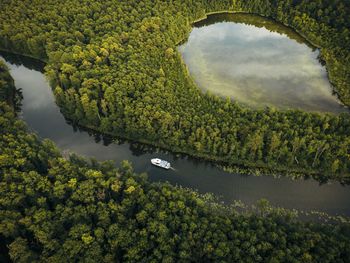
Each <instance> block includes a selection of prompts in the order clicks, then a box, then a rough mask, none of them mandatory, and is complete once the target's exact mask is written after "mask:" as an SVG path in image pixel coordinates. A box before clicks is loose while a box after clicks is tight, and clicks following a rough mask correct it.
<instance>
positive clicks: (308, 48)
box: [179, 14, 347, 113]
mask: <svg viewBox="0 0 350 263" xmlns="http://www.w3.org/2000/svg"><path fill="white" fill-rule="evenodd" d="M194 26H195V27H194V28H193V30H192V32H191V34H190V36H189V39H188V41H187V42H186V43H184V44H183V45H182V46H180V47H179V50H180V52H181V53H182V56H183V59H184V61H185V62H186V64H187V66H188V68H189V71H190V73H191V75H192V76H193V78H194V80H195V82H196V83H197V84H198V86H199V87H200V88H202V89H203V90H209V91H211V92H213V93H216V94H219V95H222V96H225V97H226V96H228V97H231V98H233V99H234V100H236V101H237V102H240V103H243V104H245V105H249V106H251V107H254V108H261V107H265V106H270V107H276V108H280V109H288V108H297V109H302V110H307V111H320V112H333V113H339V112H343V111H347V109H346V108H345V107H344V106H342V104H341V103H340V102H339V100H338V99H337V97H336V96H334V95H333V94H332V87H331V85H330V83H329V81H328V78H327V71H326V68H325V67H324V66H323V65H321V63H320V61H319V59H318V56H319V50H318V49H315V48H314V47H313V46H312V45H311V44H310V43H308V42H307V41H306V40H305V39H303V38H302V37H301V36H300V35H298V34H297V33H296V32H294V31H293V30H292V29H289V28H287V27H285V26H283V25H281V24H278V23H275V22H273V21H271V20H268V19H265V18H262V17H260V16H254V15H246V14H216V15H211V16H208V19H206V20H203V21H200V22H197V23H195V25H194Z"/></svg>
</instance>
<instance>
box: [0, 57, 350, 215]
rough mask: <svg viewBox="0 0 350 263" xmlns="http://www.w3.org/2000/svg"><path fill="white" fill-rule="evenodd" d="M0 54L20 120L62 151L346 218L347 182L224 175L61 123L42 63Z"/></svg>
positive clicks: (224, 193) (226, 196)
mask: <svg viewBox="0 0 350 263" xmlns="http://www.w3.org/2000/svg"><path fill="white" fill-rule="evenodd" d="M0 55H1V57H2V58H4V60H5V61H6V63H7V65H8V67H9V68H10V73H11V75H12V77H13V78H14V80H15V84H16V87H17V88H20V89H22V92H23V97H24V99H23V105H22V117H23V119H24V120H25V121H26V122H27V124H28V125H29V127H30V128H31V130H33V131H35V132H37V134H38V135H39V136H40V137H41V138H49V139H51V140H52V141H54V142H55V143H56V144H57V146H58V147H59V148H60V149H62V150H63V151H64V150H66V151H71V152H75V153H77V154H80V155H84V156H86V157H94V158H96V159H98V160H113V161H115V162H116V164H118V163H120V162H121V161H122V160H125V159H126V160H130V161H131V162H132V163H133V166H134V167H135V170H136V171H137V172H147V173H148V174H149V178H150V180H151V181H169V182H170V183H172V184H177V185H181V186H183V187H190V188H194V189H197V190H198V191H199V192H200V193H206V192H210V193H214V194H215V195H217V196H220V198H221V200H223V201H225V202H227V203H229V202H232V201H233V200H241V201H243V202H244V203H246V204H248V205H249V204H253V203H255V202H256V201H257V200H259V199H261V198H267V199H268V200H269V201H270V202H271V203H272V204H273V205H276V206H281V207H285V208H296V209H300V210H304V211H310V210H319V211H323V212H327V213H329V214H331V215H338V214H339V215H348V216H350V202H349V200H350V187H349V186H346V187H344V186H342V185H340V184H339V183H332V184H325V185H319V183H318V182H316V181H314V180H306V181H305V180H297V181H293V180H291V179H288V178H280V179H275V178H273V177H270V176H261V177H257V176H243V175H239V174H228V173H225V172H223V171H221V170H220V169H217V168H216V167H215V166H213V165H212V164H211V163H208V162H205V161H201V160H196V159H193V158H189V157H187V156H180V155H175V154H172V153H169V152H162V151H157V150H156V149H154V148H152V147H149V146H145V145H142V144H137V143H132V142H125V141H122V140H119V144H116V143H109V142H110V140H108V139H103V138H102V136H100V135H98V134H92V133H90V134H89V132H87V131H82V130H79V129H76V128H74V127H72V126H71V125H70V124H68V123H67V122H66V120H65V119H64V117H63V116H62V114H61V113H60V110H59V108H58V107H57V105H56V104H55V101H54V97H53V93H52V90H51V88H50V87H49V85H48V83H47V81H46V79H45V76H44V74H43V73H42V70H43V66H44V65H43V64H42V63H40V62H38V61H35V60H31V59H28V58H24V57H20V56H14V55H11V54H8V53H4V52H1V53H0ZM153 157H160V158H163V159H166V160H168V161H170V162H171V164H172V166H173V167H174V170H169V171H167V170H163V169H161V168H157V167H154V166H152V165H151V164H150V159H151V158H153Z"/></svg>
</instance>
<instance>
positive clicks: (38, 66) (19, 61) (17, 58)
mask: <svg viewBox="0 0 350 263" xmlns="http://www.w3.org/2000/svg"><path fill="white" fill-rule="evenodd" d="M0 56H2V57H3V58H4V59H5V60H6V61H8V62H9V63H11V64H14V65H16V66H21V65H23V66H25V67H26V68H29V69H31V70H35V71H39V72H41V73H44V67H45V63H44V62H42V61H40V60H37V59H34V58H30V57H25V56H21V55H16V54H13V53H9V52H6V51H2V50H0Z"/></svg>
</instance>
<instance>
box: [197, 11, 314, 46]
mask: <svg viewBox="0 0 350 263" xmlns="http://www.w3.org/2000/svg"><path fill="white" fill-rule="evenodd" d="M221 22H233V23H240V24H245V25H251V26H255V27H258V28H262V27H264V28H266V29H267V30H269V31H271V32H276V33H279V34H285V35H287V36H288V37H289V38H290V39H293V40H295V41H297V42H298V43H299V44H305V45H307V46H308V47H310V48H311V49H313V50H315V49H316V48H315V47H314V46H312V45H311V44H310V43H309V42H308V41H307V40H306V39H305V38H303V37H302V36H301V35H299V34H298V33H297V32H295V31H294V30H293V29H291V28H289V27H287V26H284V25H283V24H281V23H278V22H276V21H274V20H272V19H268V18H265V17H261V16H258V15H250V14H231V13H221V14H212V15H208V17H207V18H206V19H204V20H201V21H199V22H196V23H194V26H195V27H204V26H209V25H212V24H215V23H221Z"/></svg>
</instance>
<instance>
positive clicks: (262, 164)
mask: <svg viewBox="0 0 350 263" xmlns="http://www.w3.org/2000/svg"><path fill="white" fill-rule="evenodd" d="M125 40H126V39H125ZM123 41H124V40H123ZM123 41H122V42H123ZM122 42H121V44H120V45H121V46H122V45H123V43H122ZM89 47H90V46H89ZM126 47H127V48H129V47H131V45H128V46H125V47H124V48H126ZM28 49H29V48H28ZM66 51H67V50H66ZM67 52H68V51H67ZM79 52H80V51H79ZM79 52H78V53H79ZM91 52H92V54H93V52H95V51H93V50H91ZM128 52H131V51H128ZM58 53H59V54H60V55H62V56H63V51H60V52H58ZM131 53H134V52H131ZM55 54H57V53H55ZM86 54H88V52H86ZM155 54H157V55H156V56H155V57H157V63H161V64H162V62H164V64H162V67H164V68H165V71H164V70H163V68H161V70H160V69H159V66H157V68H156V71H155V72H154V73H155V74H154V75H155V76H162V75H164V72H165V73H166V74H167V75H168V76H169V75H172V74H173V77H171V78H170V77H167V78H164V79H165V81H164V83H172V85H174V86H166V85H167V84H165V85H164V84H161V85H160V88H162V89H163V90H162V91H161V92H160V95H157V98H161V96H162V95H163V94H164V95H167V93H168V94H169V93H171V94H170V95H171V96H168V98H170V99H174V101H176V105H173V106H174V107H173V108H175V107H177V108H182V109H184V110H183V112H182V111H181V112H173V111H172V110H171V109H169V108H167V106H162V107H163V108H160V106H159V105H162V101H164V98H162V100H161V101H154V102H153V104H150V105H153V106H156V107H159V109H156V110H158V112H159V113H160V118H159V120H151V119H149V116H146V115H145V114H142V112H144V105H143V103H144V102H145V101H143V100H142V98H141V96H138V97H137V96H135V93H138V90H136V92H135V91H133V90H129V89H130V88H131V87H132V88H135V87H136V86H135V87H134V86H132V85H131V86H130V85H129V86H128V85H127V82H122V83H123V85H126V86H125V87H124V86H123V87H119V86H118V87H117V86H116V83H115V82H113V83H109V87H111V86H114V88H112V89H110V90H112V92H114V91H115V92H117V91H118V89H119V91H121V94H122V95H121V96H119V99H120V100H124V99H125V101H124V102H122V103H121V105H123V104H124V105H123V106H122V107H120V109H121V112H120V113H119V114H120V115H117V117H116V118H111V113H113V112H116V111H118V110H119V109H115V107H116V105H117V104H116V103H115V102H111V103H109V104H108V105H107V104H106V107H105V108H104V109H102V106H101V105H102V99H101V98H99V97H98V98H96V97H94V96H95V95H93V93H90V92H87V89H85V88H84V89H80V90H78V89H79V87H80V85H81V84H82V83H83V82H84V80H85V79H86V78H83V77H82V79H79V75H80V74H82V73H84V72H85V70H86V69H84V68H85V67H91V66H92V64H91V62H88V61H87V63H85V64H84V65H81V64H79V63H80V62H79V63H77V64H76V65H75V64H74V63H75V61H73V60H72V61H70V58H71V57H73V56H70V55H69V54H64V56H65V60H67V61H65V63H66V62H67V63H66V64H65V65H64V66H65V67H64V69H63V68H61V66H62V63H60V62H59V60H57V61H56V62H55V63H56V64H55V65H50V64H49V66H52V68H51V73H55V74H56V76H54V78H56V82H57V83H56V84H62V80H63V81H64V82H65V85H64V87H61V88H62V92H63V93H62V95H63V97H62V98H64V100H63V103H61V108H62V111H63V112H66V114H65V115H66V117H67V118H68V119H73V122H75V123H80V124H82V120H83V119H91V121H85V122H83V124H82V125H83V126H86V127H89V128H93V129H94V130H96V131H103V132H104V133H106V134H113V135H119V136H120V135H121V133H120V132H117V131H115V130H117V129H115V124H119V123H120V125H121V126H123V125H124V126H125V125H126V124H129V123H130V125H129V127H127V128H129V130H128V131H130V132H128V134H127V137H128V138H129V139H130V138H131V139H134V140H137V141H141V142H143V143H148V144H152V145H156V146H158V147H165V148H167V149H171V150H172V151H175V152H183V153H187V154H190V155H192V156H197V157H201V158H205V159H208V160H211V161H215V162H218V161H222V162H225V164H229V165H233V163H234V164H238V165H243V164H244V165H245V166H249V167H258V168H257V169H259V170H261V169H266V167H268V169H273V168H275V166H278V168H276V169H274V170H277V171H281V170H282V171H284V173H287V172H288V171H291V172H292V173H303V174H308V175H314V174H318V173H320V174H327V175H325V177H331V178H333V179H334V178H336V180H340V181H341V180H342V179H338V178H339V177H340V178H342V177H344V178H346V176H345V175H344V174H342V173H343V172H342V170H344V171H345V170H346V167H345V166H346V165H345V163H346V160H345V161H343V159H344V156H343V155H340V154H339V156H333V155H332V156H331V155H329V154H328V155H327V156H331V157H332V158H329V160H326V161H325V160H323V159H322V160H320V161H319V162H318V163H317V164H316V165H314V164H315V159H317V158H315V156H316V157H318V154H317V151H318V150H317V149H318V148H317V147H321V150H322V148H323V147H326V146H325V145H323V144H324V140H326V142H327V147H328V145H330V146H331V147H333V148H334V149H336V148H337V147H336V146H337V145H338V144H339V143H340V141H344V139H343V137H344V136H345V135H344V134H343V133H342V132H340V133H339V135H337V136H334V138H335V139H336V140H339V142H338V141H337V142H334V140H333V139H332V140H330V139H327V138H329V137H327V136H329V135H331V133H330V132H329V131H324V130H320V131H318V130H317V126H319V125H321V126H322V127H323V126H324V127H327V126H328V125H327V122H328V116H326V117H325V116H320V115H316V114H305V113H300V112H297V111H290V112H278V113H277V114H275V113H273V112H267V113H266V112H263V111H252V110H249V109H246V108H243V107H238V106H236V105H224V102H223V101H220V100H218V99H215V98H211V97H210V96H207V95H202V94H200V93H199V92H198V90H197V87H196V86H195V84H194V83H193V80H192V81H191V80H190V79H189V77H190V76H189V74H188V72H187V73H186V72H185V71H186V70H185V68H184V65H183V62H181V61H179V60H180V59H179V54H178V53H176V54H175V55H171V56H172V57H171V60H173V61H174V60H175V63H173V64H172V67H173V68H167V69H166V67H167V66H168V65H169V62H171V61H163V60H162V61H161V62H159V57H158V54H159V52H155ZM77 55H78V54H77ZM79 55H82V56H84V55H85V53H84V52H80V53H79ZM88 56H90V55H88ZM146 57H147V56H146ZM89 59H90V58H87V60H89ZM105 60H107V58H106V59H105ZM92 61H93V60H92ZM165 62H166V63H165ZM177 62H178V63H177ZM89 63H90V64H89ZM118 63H119V62H118ZM157 63H156V64H157ZM67 65H69V67H66V66H67ZM89 65H90V66H89ZM62 67H63V66H62ZM97 68H98V67H97ZM73 69H74V70H73ZM139 70H140V69H139ZM145 70H146V69H145ZM176 70H177V71H176ZM63 71H64V72H63ZM69 72H71V73H69ZM179 72H180V73H179ZM85 73H87V76H89V77H90V79H91V80H93V81H90V82H85V83H84V84H87V83H90V84H92V89H93V90H94V89H95V88H96V91H98V90H97V89H100V88H101V87H100V85H99V84H100V83H98V82H99V79H93V78H92V77H93V76H94V75H93V74H92V73H93V72H90V71H89V70H86V72H85ZM174 73H175V74H174ZM91 74H92V75H91ZM100 74H103V71H101V73H100ZM147 74H148V73H145V75H146V76H147ZM176 74H178V75H176ZM73 75H74V78H71V77H72V76H73ZM139 75H140V76H142V74H136V75H135V76H134V77H135V78H138V76H139ZM174 75H176V76H175V77H174ZM91 76H92V77H91ZM126 77H130V74H127V75H126ZM178 77H180V78H182V77H183V79H184V81H183V83H178V82H176V81H177V79H179V78H178ZM72 79H73V80H74V81H75V83H77V84H76V85H77V87H78V88H77V89H72V88H71V86H70V85H69V83H70V82H71V81H72ZM160 79H161V78H160ZM52 81H55V79H52ZM113 81H114V80H113ZM130 81H131V80H130ZM160 81H162V80H160ZM160 81H159V82H160ZM131 83H132V82H131ZM137 83H139V82H137ZM140 83H143V82H142V81H141V82H140ZM154 84H155V83H147V85H146V86H147V87H152V85H154ZM178 84H180V85H178ZM87 85H89V84H87ZM94 85H95V86H94ZM181 85H182V86H181ZM107 86H108V84H107ZM107 86H104V87H107ZM143 86H144V85H141V86H140V87H139V86H137V88H140V89H142V87H143ZM178 86H180V87H181V88H182V89H183V90H182V91H185V92H182V91H181V92H179V93H178V94H180V93H181V94H185V93H186V91H188V90H190V89H191V91H189V92H188V93H189V95H192V94H195V95H197V98H196V101H187V99H186V98H175V95H174V94H175V93H173V91H174V90H175V89H177V87H178ZM54 88H56V85H54ZM89 88H90V87H89ZM68 90H69V92H68ZM158 90H159V91H160V89H158ZM83 91H84V92H87V93H86V94H85V95H86V96H85V97H84V103H85V102H86V104H85V105H82V100H81V99H79V98H81V96H82V94H81V92H83ZM148 91H150V93H151V94H149V96H154V91H157V89H149V90H148ZM192 91H194V92H192ZM73 92H74V94H75V95H77V96H75V95H74V96H75V97H74V96H71V94H70V93H72V94H73ZM99 92H101V91H99ZM144 92H145V91H143V92H142V94H145V93H144ZM88 94H90V95H88ZM186 94H187V93H186ZM187 95H188V94H187ZM89 96H91V98H90V97H89ZM145 96H146V95H145ZM73 97H74V100H70V99H73ZM102 97H103V94H102ZM187 97H190V96H187ZM109 98H111V96H106V97H105V98H104V103H105V102H106V101H107V100H108V99H109ZM138 98H141V99H140V101H138V102H139V103H137V104H136V103H134V102H135V100H137V99H138ZM100 99H101V100H100ZM180 99H181V101H180ZM90 103H91V104H90ZM180 103H182V104H180ZM193 104H198V105H199V104H200V105H199V106H197V105H196V107H192V105H193ZM91 105H96V107H95V108H93V107H91ZM135 105H143V106H142V107H141V106H140V109H136V108H130V107H135ZM213 105H215V109H214V106H213ZM82 106H84V107H82ZM97 106H99V107H100V108H98V107H97ZM124 106H126V108H128V109H131V110H130V112H129V113H128V115H130V116H131V117H130V119H134V120H135V122H134V123H132V122H130V121H129V120H128V119H123V118H124V117H123V116H124V114H125V108H123V107H124ZM190 107H192V108H193V109H192V108H191V114H187V115H188V116H186V118H188V120H185V121H187V122H188V123H189V124H186V123H185V126H190V127H189V128H188V129H187V131H186V133H185V132H184V129H181V128H178V129H177V130H176V131H174V127H180V124H182V121H183V120H182V119H180V120H176V123H175V124H174V125H172V126H168V127H167V125H164V126H162V120H163V119H165V118H163V117H164V116H163V115H166V113H167V114H168V115H167V116H170V117H169V118H170V119H171V120H172V119H175V117H176V114H178V116H184V114H186V113H187V112H186V111H185V109H187V108H190ZM64 108H67V109H74V108H75V111H74V110H71V113H69V114H68V113H67V112H68V110H65V109H64ZM154 108H155V107H153V109H154ZM198 108H199V109H200V110H202V112H199V111H196V110H197V109H198ZM153 109H152V110H153ZM137 110H139V112H138V113H137V114H136V113H135V112H137ZM102 111H105V113H103V114H102ZM188 112H190V111H188ZM196 112H198V114H199V115H200V116H197V119H198V121H197V122H196V123H195V122H193V117H194V114H196ZM218 112H222V113H223V114H226V115H228V116H230V122H231V123H232V124H231V127H230V128H229V130H234V132H235V133H240V134H239V135H237V134H235V133H232V134H229V135H230V137H231V138H234V139H230V140H229V139H227V138H228V136H227V134H226V133H227V132H223V133H219V135H216V133H214V132H211V133H209V135H208V133H205V134H206V136H207V138H204V139H205V140H203V141H205V142H204V143H202V142H200V140H201V138H200V137H201V136H200V135H197V134H200V132H202V131H206V130H210V129H211V127H209V128H208V127H206V126H207V123H208V121H207V120H205V119H204V116H209V117H208V119H210V118H211V120H210V121H213V122H214V124H213V125H212V126H213V127H215V126H219V125H220V126H219V132H221V131H223V127H221V126H223V125H221V122H222V119H221V117H220V116H219V114H218ZM180 113H181V114H180ZM182 113H184V114H182ZM75 114H76V116H79V117H76V118H74V117H73V116H75ZM88 115H90V116H88ZM94 115H96V116H101V115H102V117H104V121H105V122H104V127H103V128H102V127H100V125H99V123H98V120H97V121H96V122H95V121H94V119H98V118H99V117H98V118H95V117H96V116H94ZM144 115H145V116H144ZM233 115H234V116H235V117H234V118H233V117H232V116H233ZM165 117H166V116H165ZM264 118H270V119H271V118H276V120H277V121H276V123H272V122H271V121H270V122H271V123H270V127H269V128H270V129H268V130H263V131H260V130H259V127H262V126H263V125H264V124H265V123H266V122H265V121H264V122H262V121H261V120H262V119H264ZM307 118H310V119H311V121H312V124H310V125H309V126H310V127H309V129H306V126H305V122H306V123H310V122H309V121H306V119H307ZM330 118H331V117H330ZM235 119H240V120H241V122H240V123H237V122H236V120H235ZM333 119H334V120H333ZM333 119H332V118H331V121H332V122H335V123H336V122H337V121H343V122H344V123H346V121H345V120H343V118H340V120H336V119H335V118H333ZM141 120H146V121H145V122H146V124H148V123H147V121H148V122H149V123H150V125H153V124H154V123H155V124H156V125H158V126H160V128H162V127H165V128H164V129H163V130H162V131H161V132H160V130H159V127H158V126H157V127H156V126H154V127H153V126H152V127H151V128H152V129H155V130H154V134H149V136H148V134H147V136H146V135H145V136H141V137H140V136H138V135H137V134H140V133H143V134H145V131H144V130H141V131H142V132H138V130H137V129H138V128H139V127H138V123H140V121H141ZM248 120H249V121H248ZM295 121H297V122H295ZM114 122H115V123H114ZM90 123H97V124H94V125H89V124H90ZM320 123H321V124H320ZM131 125H132V126H131ZM256 125H258V126H259V127H256ZM339 125H340V126H341V125H342V124H341V123H340V124H339ZM243 126H245V127H244V129H242V127H243ZM144 127H145V126H142V127H140V129H142V128H144ZM283 127H290V129H289V130H298V134H307V135H305V136H306V138H307V140H308V141H307V142H308V143H309V142H311V141H312V142H315V144H316V145H317V144H319V145H318V146H315V147H316V150H314V149H310V151H309V150H307V147H308V144H306V143H305V146H303V147H302V148H301V149H302V151H303V152H301V153H300V155H304V154H307V156H306V157H307V158H305V157H304V156H303V157H304V158H303V159H304V160H306V161H305V163H304V164H303V165H302V166H301V165H299V164H298V165H297V164H295V161H294V160H295V158H293V156H291V157H290V156H289V155H288V154H289V153H292V151H293V145H292V144H293V141H295V140H299V139H300V138H299V135H298V134H290V136H288V138H287V136H285V134H287V133H288V132H286V128H283ZM133 128H134V130H133ZM207 128H208V129H207ZM331 128H333V126H331ZM225 129H227V128H225ZM305 129H306V130H305ZM106 130H107V131H106ZM108 130H114V131H113V132H108ZM237 130H238V131H237ZM242 130H243V131H245V132H246V133H245V134H242V132H241V131H242ZM275 130H276V131H277V132H278V136H279V137H281V138H277V139H280V140H281V141H282V142H285V144H286V145H285V147H286V150H285V149H283V148H281V147H279V148H277V150H279V151H280V153H279V154H277V155H276V156H277V157H274V156H273V155H274V153H273V152H269V151H270V150H269V149H270V148H269V143H270V141H271V139H272V137H273V136H275V137H276V136H277V135H276V134H271V132H270V131H275ZM338 130H340V129H338ZM313 131H315V132H313ZM177 133H180V135H181V136H182V139H183V142H182V144H181V145H180V143H172V144H167V143H166V142H167V140H168V139H169V138H171V137H173V135H174V134H177ZM162 134H163V135H162ZM212 134H214V135H213V136H211V135H212ZM253 134H256V136H257V138H258V137H262V138H263V140H264V141H263V142H261V143H260V145H258V146H259V147H260V148H261V150H259V151H261V153H259V152H258V153H256V150H253V151H252V153H251V154H249V152H248V153H247V151H250V150H251V148H252V147H251V144H250V143H249V141H248V140H247V139H250V140H253V138H250V137H251V136H252V135H253ZM160 135H162V136H163V137H159V136H160ZM122 136H123V135H122ZM124 136H125V135H124ZM156 136H158V137H156ZM146 137H148V138H151V139H145V138H146ZM202 137H204V135H203V136H202ZM275 137H273V138H275ZM325 138H326V139H325ZM332 138H333V137H332ZM258 139H259V138H258ZM259 140H260V139H259ZM208 141H209V142H213V141H218V142H217V143H216V144H217V145H220V146H216V145H210V144H209V143H207V142H208ZM232 141H234V143H237V146H235V147H236V148H234V147H233V144H232ZM221 144H225V145H226V148H230V151H231V153H230V155H228V153H229V149H227V150H225V151H224V150H222V149H223V147H221ZM244 147H245V148H246V149H245V151H243V150H242V149H244ZM203 148H204V149H203ZM237 149H238V150H237ZM321 150H320V151H321ZM254 151H255V153H254ZM329 151H332V150H329ZM267 154H270V155H271V156H272V157H271V158H272V161H271V162H270V163H268V161H266V160H267V159H266V158H265V156H266V155H267ZM293 154H294V153H293ZM254 155H255V156H254ZM279 156H283V157H284V159H283V160H282V161H281V160H280V159H279ZM323 156H324V155H323ZM333 157H334V158H335V157H339V159H340V160H341V161H340V164H341V165H343V164H344V165H343V166H344V167H340V168H339V165H338V167H337V165H336V164H337V162H339V160H335V159H334V158H333ZM298 158H299V157H298ZM333 159H334V160H333ZM316 161H318V160H316ZM333 163H334V164H335V165H334V166H333ZM333 168H334V169H335V171H336V172H338V173H337V174H336V175H335V174H332V173H333V170H332V169H333ZM338 168H339V169H338ZM325 170H327V171H325ZM329 174H331V175H330V176H328V175H329ZM344 180H346V179H344Z"/></svg>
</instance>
